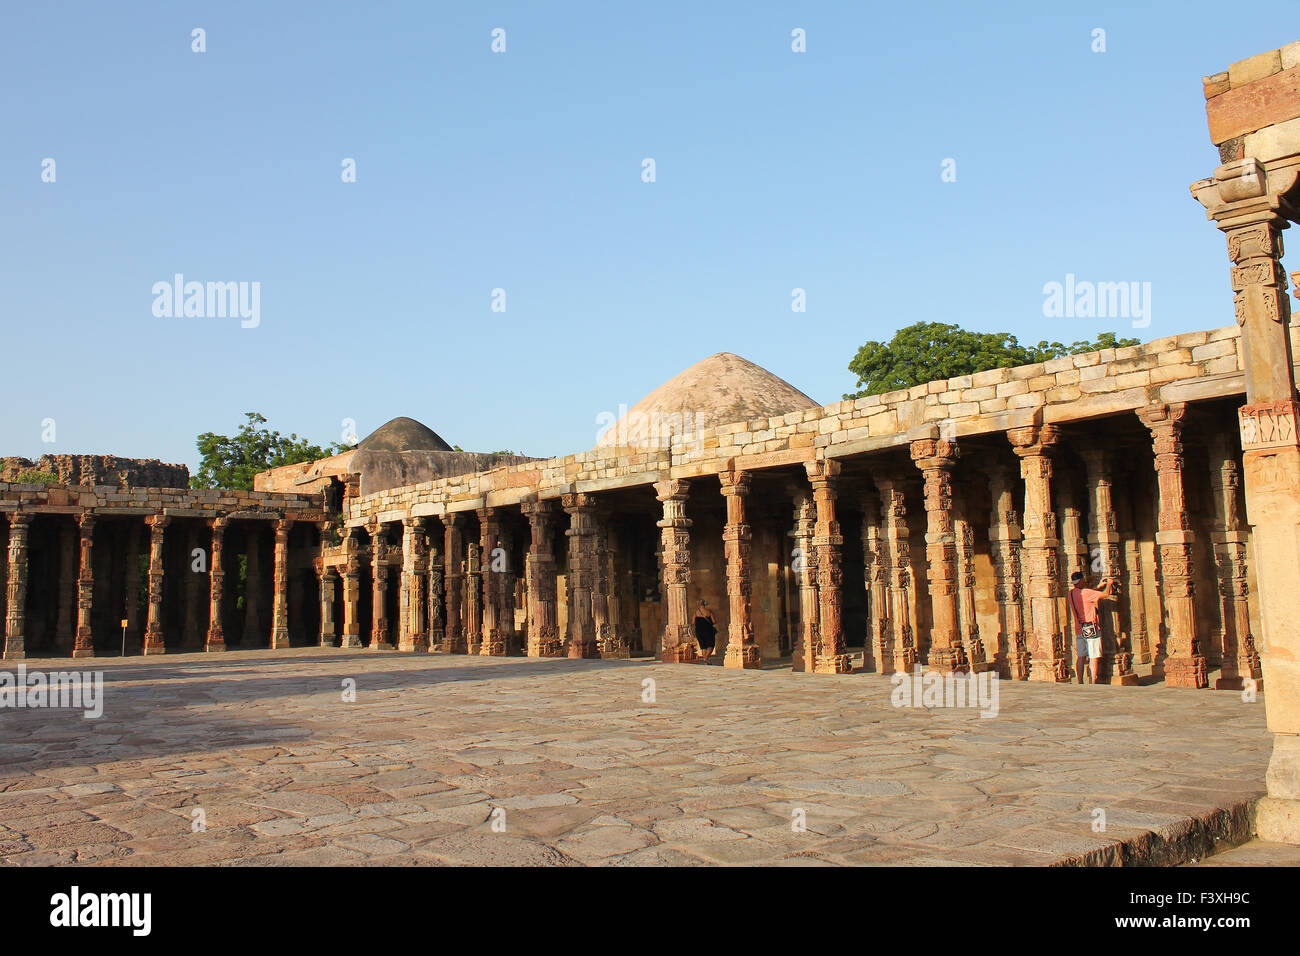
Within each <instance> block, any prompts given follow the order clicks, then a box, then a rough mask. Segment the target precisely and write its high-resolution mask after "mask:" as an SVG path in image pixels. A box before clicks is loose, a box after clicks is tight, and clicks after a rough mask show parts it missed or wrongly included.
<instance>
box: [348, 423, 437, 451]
mask: <svg viewBox="0 0 1300 956" xmlns="http://www.w3.org/2000/svg"><path fill="white" fill-rule="evenodd" d="M357 450H358V451H453V450H454V449H453V448H452V447H451V446H450V445H448V444H447V443H446V442H445V441H443V440H442V438H441V437H440V436H439V435H438V433H437V432H435V431H434V430H433V429H432V428H430V427H428V426H427V425H422V424H420V423H419V422H417V421H416V420H415V419H414V418H403V417H399V418H394V419H393V420H392V421H390V422H387V423H385V424H383V425H380V426H379V427H378V428H376V429H375V430H374V431H372V432H371V433H370V434H369V435H367V436H366V437H365V438H363V439H362V440H361V443H360V444H358V445H357Z"/></svg>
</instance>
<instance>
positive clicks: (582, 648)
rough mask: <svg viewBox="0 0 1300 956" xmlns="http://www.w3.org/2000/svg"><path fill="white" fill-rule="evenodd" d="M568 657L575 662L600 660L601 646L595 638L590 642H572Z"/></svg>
mask: <svg viewBox="0 0 1300 956" xmlns="http://www.w3.org/2000/svg"><path fill="white" fill-rule="evenodd" d="M568 656H569V657H570V658H573V659H575V660H578V659H590V660H599V659H600V645H598V644H597V643H596V641H595V639H594V638H593V639H592V640H590V641H570V642H569V653H568Z"/></svg>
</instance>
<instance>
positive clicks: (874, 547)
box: [862, 492, 889, 672]
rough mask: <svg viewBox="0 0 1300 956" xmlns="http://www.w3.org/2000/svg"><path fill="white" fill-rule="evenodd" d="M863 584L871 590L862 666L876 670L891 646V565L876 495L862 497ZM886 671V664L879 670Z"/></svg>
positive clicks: (865, 668)
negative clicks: (889, 582) (882, 532)
mask: <svg viewBox="0 0 1300 956" xmlns="http://www.w3.org/2000/svg"><path fill="white" fill-rule="evenodd" d="M862 562H863V579H864V580H863V585H864V587H865V588H866V590H867V634H866V638H865V640H864V641H863V646H862V667H863V669H864V670H872V669H875V668H873V661H872V657H873V656H875V657H876V660H877V661H881V662H883V661H884V659H885V655H886V652H887V645H888V643H889V639H888V634H889V585H888V573H889V562H888V560H887V559H886V557H885V550H884V541H883V538H882V536H881V526H880V501H879V499H878V498H877V497H876V495H875V493H874V492H868V493H866V494H865V495H863V497H862ZM879 669H880V670H881V671H882V672H883V665H882V667H881V668H879Z"/></svg>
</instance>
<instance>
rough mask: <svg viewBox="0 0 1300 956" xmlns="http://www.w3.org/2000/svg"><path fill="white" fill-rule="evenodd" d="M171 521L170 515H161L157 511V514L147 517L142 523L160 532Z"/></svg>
mask: <svg viewBox="0 0 1300 956" xmlns="http://www.w3.org/2000/svg"><path fill="white" fill-rule="evenodd" d="M171 521H172V518H171V515H168V514H163V513H162V512H161V511H159V512H158V513H157V514H151V515H148V516H147V517H146V518H145V519H144V523H145V524H147V525H148V526H149V527H150V528H153V529H154V530H156V531H161V530H162V529H163V528H165V527H167V526H168V525H169V524H171Z"/></svg>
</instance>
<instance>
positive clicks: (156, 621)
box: [144, 514, 171, 654]
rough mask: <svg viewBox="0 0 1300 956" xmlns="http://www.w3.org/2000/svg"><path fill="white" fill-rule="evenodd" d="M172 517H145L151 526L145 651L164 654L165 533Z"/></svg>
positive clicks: (161, 515)
mask: <svg viewBox="0 0 1300 956" xmlns="http://www.w3.org/2000/svg"><path fill="white" fill-rule="evenodd" d="M170 523H171V518H170V517H168V516H167V515H165V514H154V515H150V516H149V517H147V518H145V524H147V525H148V526H149V616H148V619H147V622H146V624H145V631H144V653H146V654H163V653H165V652H166V648H165V647H164V645H163V623H162V601H163V533H164V531H165V530H166V529H167V525H169V524H170Z"/></svg>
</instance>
